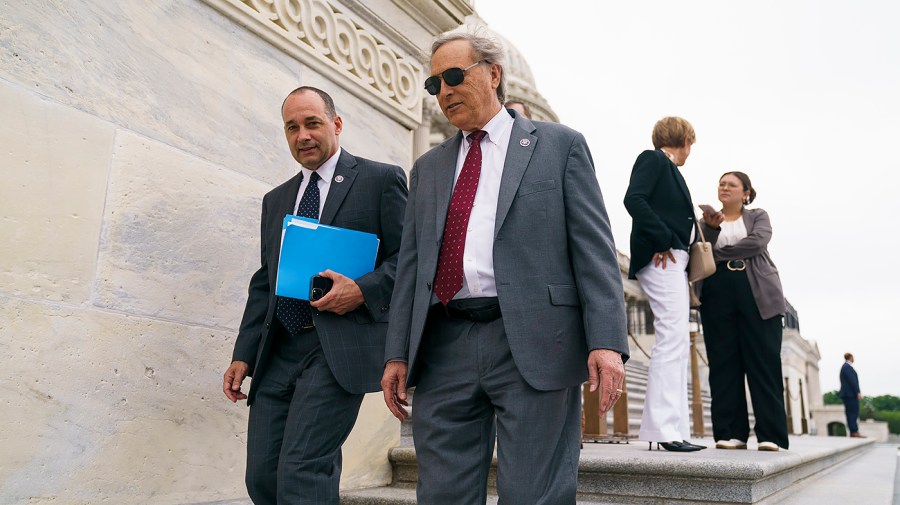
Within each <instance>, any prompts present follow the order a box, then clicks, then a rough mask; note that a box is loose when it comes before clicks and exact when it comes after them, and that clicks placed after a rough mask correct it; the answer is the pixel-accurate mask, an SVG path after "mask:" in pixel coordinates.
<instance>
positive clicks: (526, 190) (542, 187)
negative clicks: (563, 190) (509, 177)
mask: <svg viewBox="0 0 900 505" xmlns="http://www.w3.org/2000/svg"><path fill="white" fill-rule="evenodd" d="M555 187H556V181H554V180H553V179H548V180H546V181H537V182H530V183H528V184H522V185H521V186H519V196H525V195H530V194H532V193H539V192H541V191H550V190H551V189H553V188H555Z"/></svg>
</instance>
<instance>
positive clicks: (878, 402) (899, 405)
mask: <svg viewBox="0 0 900 505" xmlns="http://www.w3.org/2000/svg"><path fill="white" fill-rule="evenodd" d="M872 406H873V407H875V410H887V411H893V412H900V398H898V397H896V396H894V395H881V396H876V397H873V398H872Z"/></svg>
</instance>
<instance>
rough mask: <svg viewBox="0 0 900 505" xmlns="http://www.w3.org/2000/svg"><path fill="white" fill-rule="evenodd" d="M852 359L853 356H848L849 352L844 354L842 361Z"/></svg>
mask: <svg viewBox="0 0 900 505" xmlns="http://www.w3.org/2000/svg"><path fill="white" fill-rule="evenodd" d="M852 358H853V355H852V354H850V353H849V352H845V353H844V360H846V361H850V359H852Z"/></svg>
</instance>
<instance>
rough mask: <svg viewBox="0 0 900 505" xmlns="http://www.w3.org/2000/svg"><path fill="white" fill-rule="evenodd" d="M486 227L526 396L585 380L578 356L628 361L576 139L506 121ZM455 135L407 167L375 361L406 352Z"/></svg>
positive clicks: (581, 143) (424, 304) (599, 219)
mask: <svg viewBox="0 0 900 505" xmlns="http://www.w3.org/2000/svg"><path fill="white" fill-rule="evenodd" d="M513 116H514V118H515V120H514V124H513V127H512V133H511V136H510V139H509V148H508V151H507V154H506V163H505V165H504V167H503V176H502V179H501V183H500V194H499V201H498V203H497V217H496V224H495V229H494V253H493V257H494V276H495V280H496V284H497V294H498V298H499V300H500V308H501V311H502V313H503V325H504V329H505V331H506V334H507V338H508V340H509V347H510V350H511V351H512V357H513V360H514V361H515V363H516V366H517V367H518V369H519V371H520V373H521V374H522V376H523V377H524V378H525V380H526V381H527V382H528V383H529V384H530V385H531V386H532V387H534V388H535V389H538V390H545V391H548V390H557V389H563V388H566V387H570V386H574V385H577V384H580V383H582V382H584V381H585V380H586V379H587V355H588V351H589V350H593V349H612V350H615V351H618V352H620V353H622V355H623V360H627V359H628V342H627V340H626V328H625V303H624V297H623V295H622V293H623V288H622V278H621V276H620V274H619V266H618V263H617V260H616V249H615V244H614V243H613V238H612V233H611V230H610V225H609V218H608V217H607V214H606V208H605V207H604V205H603V197H602V196H601V194H600V187H599V185H598V184H597V176H596V174H595V173H594V163H593V160H592V159H591V155H590V152H589V150H588V147H587V143H586V142H585V140H584V137H583V136H582V135H581V134H580V133H578V132H576V131H574V130H572V129H570V128H567V127H565V126H562V125H558V124H555V123H544V122H532V121H530V120H528V119H525V118H523V117H521V116H516V115H515V114H513ZM460 142H462V133H461V132H458V133H457V134H456V135H455V136H453V137H451V138H450V139H448V140H446V141H445V142H444V143H442V144H441V145H439V146H436V147H434V148H433V149H431V150H430V151H428V152H427V153H425V154H424V155H422V157H420V158H419V159H418V160H417V161H416V163H415V165H414V166H413V169H412V173H411V174H410V193H409V201H408V203H407V207H406V218H405V222H404V225H403V239H402V242H401V245H400V256H399V259H398V263H397V280H396V283H395V287H394V296H393V298H392V302H391V307H392V308H391V316H390V324H389V326H388V336H387V345H386V347H385V360H386V361H390V360H394V359H399V360H402V361H406V362H407V363H408V364H409V377H408V385H409V386H414V385H415V383H416V380H417V370H416V366H417V360H416V358H417V354H418V352H419V349H420V346H421V344H422V340H423V333H424V330H425V320H426V318H427V315H428V310H429V307H430V304H431V299H432V282H433V281H434V276H435V272H436V270H437V260H438V253H439V250H440V243H441V238H442V236H443V231H444V223H445V221H446V219H447V209H448V208H449V204H450V197H451V195H452V191H453V178H454V173H455V169H456V161H457V156H458V154H459V146H460Z"/></svg>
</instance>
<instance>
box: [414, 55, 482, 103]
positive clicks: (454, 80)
mask: <svg viewBox="0 0 900 505" xmlns="http://www.w3.org/2000/svg"><path fill="white" fill-rule="evenodd" d="M479 63H484V60H478V61H476V62H475V63H473V64H471V65H469V66H468V67H466V68H456V67H453V68H448V69H447V70H444V71H443V72H441V73H440V74H438V75H432V76H431V77H429V78H428V79H425V91H427V92H428V93H429V94H431V95H436V94H438V93H440V92H441V79H442V78H443V79H444V82H446V83H447V86H458V85H460V84H462V82H463V80H464V79H465V78H466V70H469V69H470V68H472V67H474V66H475V65H478V64H479Z"/></svg>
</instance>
